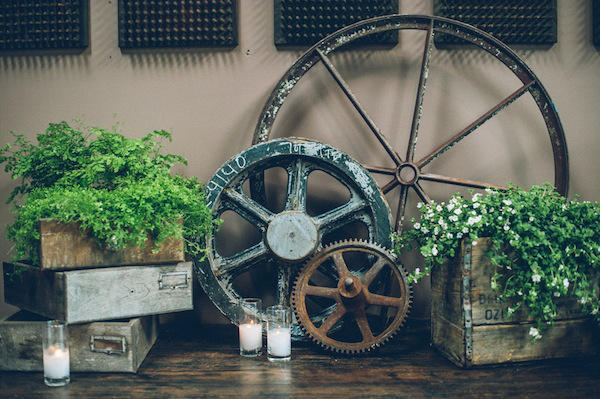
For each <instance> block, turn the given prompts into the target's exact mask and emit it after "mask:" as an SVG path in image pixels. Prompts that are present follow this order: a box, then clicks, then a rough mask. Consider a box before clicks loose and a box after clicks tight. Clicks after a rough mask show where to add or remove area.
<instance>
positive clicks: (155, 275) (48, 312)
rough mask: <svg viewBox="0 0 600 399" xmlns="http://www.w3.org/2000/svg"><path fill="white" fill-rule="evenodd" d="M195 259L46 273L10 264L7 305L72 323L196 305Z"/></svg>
mask: <svg viewBox="0 0 600 399" xmlns="http://www.w3.org/2000/svg"><path fill="white" fill-rule="evenodd" d="M192 286H193V284H192V263H191V262H181V263H176V264H169V265H153V266H123V267H110V268H100V269H86V270H68V271H61V272H57V271H44V270H41V269H40V268H38V267H34V266H29V265H26V264H23V263H9V262H5V263H4V298H5V301H6V303H9V304H11V305H14V306H17V307H19V308H21V309H24V310H28V311H30V312H33V313H36V314H39V315H42V316H44V317H48V318H50V319H58V320H64V321H65V322H67V324H74V323H84V322H90V321H99V320H112V319H122V318H130V317H137V316H145V315H151V314H161V313H171V312H178V311H182V310H190V309H193V298H192Z"/></svg>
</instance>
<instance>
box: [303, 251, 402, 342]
mask: <svg viewBox="0 0 600 399" xmlns="http://www.w3.org/2000/svg"><path fill="white" fill-rule="evenodd" d="M307 297H309V298H310V299H309V300H308V301H307ZM411 297H412V295H411V287H410V285H409V284H408V279H407V277H406V272H405V270H404V268H403V267H402V265H400V263H398V261H397V260H396V257H395V256H394V255H392V254H391V253H390V252H389V251H387V250H386V249H384V248H383V247H381V246H379V245H377V244H374V243H372V242H367V241H363V240H346V241H340V242H335V243H333V244H331V245H329V246H327V247H325V248H323V249H322V250H320V251H319V252H317V253H316V254H315V255H314V256H313V257H312V258H311V259H309V261H308V262H307V263H306V265H305V266H304V267H303V268H302V270H300V272H299V274H298V277H297V279H296V283H295V286H294V290H293V292H292V306H293V308H294V313H295V316H296V319H297V321H298V323H299V325H300V326H301V328H302V330H303V331H304V332H305V333H306V334H307V335H308V336H310V337H311V339H312V340H313V341H315V342H316V343H317V344H319V345H321V346H322V347H323V348H325V349H327V350H331V351H335V352H340V353H360V352H367V351H370V350H372V349H374V348H377V347H379V346H381V345H383V344H384V343H385V342H387V341H388V340H389V339H390V338H392V337H393V336H394V335H395V334H396V333H397V332H398V330H399V328H400V327H401V326H402V325H403V323H404V321H405V319H406V316H407V314H408V311H409V309H410V305H411V301H412V300H411ZM323 314H325V316H323ZM342 320H344V323H338V322H340V321H342Z"/></svg>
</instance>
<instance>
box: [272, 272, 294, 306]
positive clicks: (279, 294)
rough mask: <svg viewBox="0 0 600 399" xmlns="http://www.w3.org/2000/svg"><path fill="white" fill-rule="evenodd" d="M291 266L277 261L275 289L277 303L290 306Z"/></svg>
mask: <svg viewBox="0 0 600 399" xmlns="http://www.w3.org/2000/svg"><path fill="white" fill-rule="evenodd" d="M291 278H292V268H291V266H290V265H287V264H284V263H279V264H278V265H277V291H276V297H275V300H276V302H277V304H278V305H282V306H286V307H288V306H290V280H291Z"/></svg>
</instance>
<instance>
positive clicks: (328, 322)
mask: <svg viewBox="0 0 600 399" xmlns="http://www.w3.org/2000/svg"><path fill="white" fill-rule="evenodd" d="M345 314H346V308H345V307H344V306H343V305H341V304H339V303H338V304H337V305H336V307H335V310H334V311H333V312H331V314H330V315H329V316H327V318H326V319H325V320H323V323H322V324H321V326H320V327H319V330H320V331H321V332H322V333H324V334H327V333H328V332H329V331H330V330H331V328H332V327H333V326H334V325H335V323H337V322H338V321H340V319H341V318H342V317H344V315H345Z"/></svg>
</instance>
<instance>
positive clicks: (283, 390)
mask: <svg viewBox="0 0 600 399" xmlns="http://www.w3.org/2000/svg"><path fill="white" fill-rule="evenodd" d="M181 321H182V322H181V323H176V324H174V325H170V326H166V329H165V330H163V331H161V334H160V338H159V340H158V342H157V343H156V345H155V346H154V348H153V349H152V351H151V352H150V354H149V355H148V357H147V358H146V360H145V361H144V363H143V364H142V366H141V367H140V369H139V370H138V373H137V374H93V373H73V374H72V375H71V384H69V385H68V386H67V387H65V388H47V387H45V386H44V384H43V382H42V373H39V372H38V373H23V372H20V373H19V372H0V392H2V397H3V398H33V397H36V398H39V397H42V398H65V397H69V398H82V397H85V398H95V397H103V398H106V397H110V398H113V397H119V398H144V399H154V398H166V397H173V398H236V399H240V398H244V399H246V398H403V397H407V398H509V397H527V398H543V399H547V398H561V397H568V398H594V397H599V396H600V373H598V369H599V368H600V359H598V358H590V357H587V358H577V359H563V360H546V361H540V362H534V363H524V364H518V365H510V366H502V367H484V368H481V369H475V370H461V369H458V368H456V367H455V366H454V365H453V364H452V363H450V362H449V361H447V360H446V359H444V358H443V357H442V356H440V355H439V354H438V353H437V352H436V351H434V350H432V349H431V348H430V347H429V344H428V339H427V336H428V330H427V328H421V327H419V326H408V327H407V328H405V329H404V330H403V331H402V332H401V334H400V336H399V339H398V340H397V341H396V342H395V343H393V344H390V345H389V346H386V347H383V348H382V350H381V351H380V352H377V353H374V354H371V355H368V356H360V357H349V356H341V355H332V354H329V353H323V352H321V351H320V350H318V349H317V348H315V347H314V346H297V345H295V346H294V347H293V349H292V360H291V361H290V362H289V363H285V364H276V363H270V362H268V361H267V360H266V358H265V356H264V355H263V356H261V357H259V358H257V359H247V358H242V357H240V356H239V354H238V341H237V331H236V330H237V329H235V328H233V327H231V326H226V327H220V328H217V327H212V326H205V325H204V326H203V325H198V324H194V323H193V322H191V321H189V320H181Z"/></svg>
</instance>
